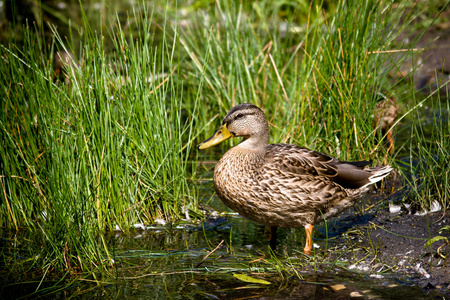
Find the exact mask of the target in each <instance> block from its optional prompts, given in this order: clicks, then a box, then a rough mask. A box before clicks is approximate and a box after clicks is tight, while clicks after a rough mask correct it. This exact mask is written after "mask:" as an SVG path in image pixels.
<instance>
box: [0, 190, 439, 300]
mask: <svg viewBox="0 0 450 300" xmlns="http://www.w3.org/2000/svg"><path fill="white" fill-rule="evenodd" d="M369 204H371V203H370V202H367V203H363V207H365V205H369ZM209 205H210V206H211V207H215V208H217V209H218V210H219V211H222V210H220V209H223V210H224V211H225V212H224V213H221V214H219V215H218V216H217V217H215V218H211V219H209V220H207V221H205V222H203V223H201V224H192V223H190V224H179V225H171V226H148V227H147V229H146V230H136V231H135V232H134V233H133V234H122V233H120V232H111V233H110V234H108V235H106V240H107V241H108V244H109V247H110V249H111V251H112V253H113V259H114V261H115V269H113V270H112V273H114V274H115V278H114V279H112V280H111V279H108V280H107V281H102V279H101V277H100V278H98V277H97V281H95V280H94V278H89V280H88V279H84V280H81V281H77V282H76V284H74V285H71V286H65V287H64V286H62V285H61V284H57V283H56V282H55V281H48V282H44V284H43V285H42V286H41V290H42V287H48V288H49V290H48V294H46V293H45V289H44V290H42V291H44V292H41V293H38V295H40V296H42V297H43V298H52V299H55V298H56V299H57V298H66V297H69V296H70V297H76V298H98V297H102V298H105V297H106V298H127V299H148V298H152V299H166V298H174V299H181V298H183V299H184V298H192V299H205V298H206V299H236V298H247V297H251V298H259V297H262V298H263V297H270V298H271V299H330V298H332V299H347V298H349V297H362V298H363V299H398V298H399V297H400V295H401V297H408V296H409V297H413V298H414V299H430V298H433V297H435V296H441V297H442V295H441V294H439V293H438V291H437V290H430V291H427V290H425V289H422V288H420V287H417V286H414V283H415V279H414V278H398V276H394V275H393V274H389V273H384V274H382V275H378V276H376V277H373V276H372V277H369V275H367V274H363V273H357V272H353V271H350V270H348V266H349V262H346V261H345V260H334V261H333V260H329V259H328V260H327V255H326V254H325V255H324V253H327V251H326V249H329V251H333V249H336V247H342V245H340V242H337V241H336V238H335V237H339V236H341V235H342V232H344V231H346V230H349V229H351V228H352V227H354V226H357V225H358V224H366V223H367V222H368V221H370V220H371V218H373V215H372V214H371V213H370V210H369V211H368V213H365V214H362V215H361V216H360V217H354V214H355V211H352V210H350V211H348V212H347V213H346V214H345V215H342V216H341V217H340V218H336V219H334V220H332V221H331V222H328V224H327V227H325V225H324V224H321V225H318V226H316V228H315V233H314V243H315V244H316V247H318V248H316V249H317V255H316V256H315V257H314V258H311V257H307V256H305V255H304V254H303V253H302V251H301V249H303V246H304V239H305V234H304V231H303V229H280V230H279V244H278V248H277V253H276V255H273V256H271V255H270V250H269V249H268V238H269V230H268V228H266V227H265V226H262V225H257V224H254V223H253V222H250V221H248V220H246V219H244V218H242V217H240V216H238V215H236V214H234V213H229V212H226V211H229V210H228V209H227V208H226V207H225V206H223V204H222V203H221V202H220V201H218V200H217V199H216V198H215V197H214V198H213V200H212V201H211V203H209ZM327 236H328V238H327ZM221 241H223V243H222V245H221V247H219V248H218V249H217V250H216V251H214V252H213V253H211V254H210V255H209V256H208V257H207V258H206V259H204V258H205V256H206V255H207V254H208V253H210V252H211V251H212V250H213V249H214V248H216V246H217V245H219V244H220V243H221ZM329 251H328V252H329ZM235 274H246V275H248V276H251V277H252V278H255V279H264V280H266V281H268V282H270V284H269V285H264V284H257V283H249V282H244V281H242V280H239V279H237V278H236V277H235V276H234V275H235ZM38 284H39V282H36V281H35V282H28V283H23V282H22V283H20V284H17V285H10V286H8V287H6V288H5V287H4V288H3V291H2V292H3V295H2V298H3V299H17V298H18V296H27V295H30V293H32V292H33V291H34V290H35V289H36V287H37V286H38ZM52 285H55V286H56V287H57V286H59V287H60V288H61V290H60V291H57V292H56V291H55V289H54V288H51V286H52Z"/></svg>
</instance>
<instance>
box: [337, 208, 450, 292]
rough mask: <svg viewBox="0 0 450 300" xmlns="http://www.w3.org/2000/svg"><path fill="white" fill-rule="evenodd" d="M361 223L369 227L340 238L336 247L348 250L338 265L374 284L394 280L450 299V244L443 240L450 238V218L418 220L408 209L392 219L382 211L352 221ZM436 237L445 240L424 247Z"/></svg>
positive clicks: (442, 215) (440, 215)
mask: <svg viewBox="0 0 450 300" xmlns="http://www.w3.org/2000/svg"><path fill="white" fill-rule="evenodd" d="M361 218H364V219H365V220H367V222H365V224H362V225H357V226H355V227H353V228H351V229H350V230H348V231H347V232H346V233H344V234H343V235H340V236H339V237H338V238H337V240H336V243H335V247H336V248H342V247H344V248H347V250H348V251H346V252H345V254H344V255H342V256H341V258H340V259H339V260H341V261H347V262H348V263H349V264H350V267H348V269H349V270H352V271H356V272H361V273H363V274H366V275H367V276H369V277H371V278H374V279H382V278H396V279H397V280H399V281H404V282H405V283H406V282H408V283H409V284H412V285H416V286H418V287H420V288H422V289H425V290H433V291H437V292H440V293H443V294H444V295H447V296H450V269H449V268H450V266H449V262H448V260H449V257H450V254H449V253H450V245H449V244H448V242H447V240H446V239H445V238H449V239H450V237H449V231H448V230H442V228H444V227H445V226H448V225H450V214H449V213H443V212H435V213H430V214H427V215H423V216H420V215H415V214H410V213H408V212H407V210H406V209H403V210H402V211H401V212H399V213H394V214H393V213H390V212H389V210H388V209H382V210H378V211H376V212H373V213H369V214H368V215H366V216H363V217H354V220H355V222H359V221H358V219H361ZM346 219H347V220H351V219H352V218H350V219H349V218H348V217H347V218H346ZM440 231H441V232H440ZM436 236H443V237H445V238H443V239H441V240H439V241H436V242H434V243H432V245H431V246H425V244H426V243H427V242H428V241H429V240H431V239H432V238H433V237H436ZM331 252H332V251H331ZM332 256H333V255H332Z"/></svg>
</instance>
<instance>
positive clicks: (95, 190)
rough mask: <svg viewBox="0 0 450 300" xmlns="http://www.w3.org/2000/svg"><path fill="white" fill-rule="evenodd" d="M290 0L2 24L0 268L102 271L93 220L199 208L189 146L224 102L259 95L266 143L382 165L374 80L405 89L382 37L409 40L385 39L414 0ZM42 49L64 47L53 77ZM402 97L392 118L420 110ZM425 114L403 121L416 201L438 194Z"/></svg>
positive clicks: (137, 218)
mask: <svg viewBox="0 0 450 300" xmlns="http://www.w3.org/2000/svg"><path fill="white" fill-rule="evenodd" d="M304 4H305V3H303V2H299V6H298V7H295V6H287V5H283V4H282V3H281V2H269V1H267V2H266V1H262V2H258V3H256V2H255V3H252V4H239V3H237V2H235V1H230V2H211V3H210V2H206V1H205V2H196V5H198V7H200V8H201V10H193V9H192V8H191V7H189V6H186V7H183V6H182V5H180V8H177V7H176V5H174V4H173V3H168V4H167V5H164V6H155V8H153V9H149V8H148V7H142V6H139V7H136V8H135V11H134V12H129V13H128V17H127V20H128V21H126V22H125V21H123V19H122V18H119V17H116V16H115V15H114V13H113V12H112V11H109V10H106V11H107V12H108V13H107V17H105V18H101V19H98V20H96V21H94V19H93V16H94V15H96V14H95V13H93V11H92V10H87V11H86V12H84V11H83V10H81V11H80V17H79V19H78V20H77V23H76V24H75V25H74V26H73V28H78V29H79V31H76V30H74V31H73V32H69V33H68V34H67V36H68V38H67V39H66V37H65V36H64V35H62V34H61V35H60V34H58V33H56V29H55V28H53V31H52V32H51V33H50V34H49V33H47V34H44V33H43V32H42V28H44V27H43V26H37V25H36V26H37V27H36V28H34V27H24V28H23V30H21V31H20V32H21V33H23V35H22V36H20V37H19V36H15V35H10V36H8V40H7V41H3V43H2V45H0V56H1V59H2V61H1V63H0V82H1V85H0V98H1V99H2V101H1V109H0V135H1V140H2V143H3V146H2V147H1V148H0V170H1V177H0V180H1V187H0V199H1V202H0V226H2V227H6V228H11V229H13V230H17V231H19V230H26V231H28V232H29V233H30V236H32V237H33V238H32V240H30V241H29V242H28V244H27V243H25V245H23V247H21V248H20V253H19V252H18V253H15V254H17V255H21V256H23V257H26V258H27V261H26V263H24V262H20V261H18V260H16V259H15V257H14V256H12V255H6V256H5V258H4V261H5V264H7V265H8V266H10V270H15V269H14V267H17V268H21V267H23V268H24V269H23V270H22V271H24V272H26V271H27V268H28V267H29V266H30V262H32V263H34V266H36V267H37V268H40V269H42V270H45V272H44V274H47V273H54V274H59V273H62V272H65V271H66V270H69V271H70V272H72V273H78V272H84V271H86V272H92V273H93V274H97V273H95V271H113V270H114V269H113V266H114V264H113V263H112V259H114V253H113V252H112V249H111V247H110V246H109V245H108V244H107V242H106V241H105V239H104V235H103V233H105V232H106V231H108V230H112V229H114V228H116V227H118V228H120V229H121V230H123V231H130V230H131V228H132V226H133V225H134V224H141V223H142V224H147V225H148V224H152V223H153V222H154V221H155V220H156V219H164V220H166V221H173V222H176V221H179V220H182V219H188V220H189V219H196V218H201V217H202V216H201V215H200V212H199V211H198V209H197V204H198V199H199V195H198V192H197V189H196V188H195V186H193V184H192V183H193V182H195V180H197V179H199V178H200V177H201V176H202V175H201V172H198V170H197V167H196V162H197V159H198V153H197V150H196V149H195V146H196V145H197V144H198V143H199V142H200V141H201V140H203V139H204V138H206V137H207V136H209V135H210V134H212V133H213V132H214V130H216V129H217V128H216V126H217V125H218V124H219V123H220V121H221V118H222V117H223V116H224V115H225V113H226V112H227V110H228V109H230V108H231V107H232V106H234V105H236V104H238V103H243V102H250V103H254V104H256V105H258V106H260V107H261V108H262V109H264V111H265V112H266V114H267V117H268V119H269V122H270V124H271V125H272V126H271V142H273V143H277V142H292V143H297V144H299V145H303V146H307V147H310V148H313V149H315V150H318V151H322V152H326V153H329V154H331V155H333V156H336V157H337V158H339V159H341V160H360V159H372V160H374V161H375V163H376V164H381V161H382V160H383V158H384V157H385V156H386V149H384V147H382V145H383V143H384V141H383V140H378V139H377V136H376V135H377V132H376V130H375V129H374V128H373V127H372V121H373V112H374V108H375V105H376V102H377V98H378V96H377V92H381V91H387V92H388V93H393V94H396V93H398V94H400V93H401V92H402V90H405V88H404V87H403V86H404V85H405V83H404V82H401V81H400V80H398V82H395V81H394V82H392V78H390V77H389V74H390V73H392V72H395V71H397V70H398V69H399V65H400V64H401V63H402V62H403V61H405V60H406V59H407V58H409V57H410V56H411V55H412V52H410V51H404V52H400V51H398V52H395V51H394V53H391V52H388V50H393V49H394V50H400V49H408V48H409V47H413V46H414V42H413V44H411V45H403V44H400V45H398V44H397V43H396V42H395V39H396V37H397V36H398V35H399V34H400V32H401V31H402V30H404V29H405V26H406V25H405V24H408V22H410V20H412V19H414V18H415V16H416V15H415V14H414V13H412V12H411V11H410V10H404V7H403V6H402V5H403V4H398V5H396V6H395V7H393V6H392V5H391V4H390V3H387V2H386V3H385V2H377V3H373V2H372V1H363V3H361V2H360V1H340V2H338V3H337V4H336V6H334V5H332V4H329V3H328V2H326V3H325V4H324V6H321V5H318V4H315V3H313V5H311V6H309V4H308V5H306V6H305V5H304ZM325 7H326V9H325ZM182 10H186V11H187V12H188V14H186V16H183V14H182V13H179V12H180V11H182ZM161 11H162V12H163V13H161ZM400 20H402V22H404V23H400ZM394 28H395V29H398V30H399V31H397V30H394ZM49 36H51V37H50V38H49ZM57 51H59V52H62V51H65V52H67V53H68V52H71V53H73V54H74V58H73V60H74V61H72V62H70V63H68V64H66V65H65V66H64V70H63V75H62V76H59V77H58V76H56V74H55V73H54V69H53V60H54V58H55V55H57V54H56V52H57ZM393 58H395V59H393ZM411 93H412V94H414V91H413V90H411ZM400 100H401V101H402V99H400ZM405 101H406V100H405ZM439 103H441V102H439ZM400 104H401V105H404V106H407V105H410V104H405V103H400ZM416 104H417V103H412V104H411V105H412V106H411V107H412V108H413V109H411V110H409V111H408V113H407V114H406V116H407V117H409V116H411V117H414V118H415V117H419V116H421V115H418V116H416V115H415V114H419V112H418V111H417V107H419V106H418V105H416ZM441 109H442V111H447V114H448V110H449V108H448V106H447V107H445V106H444V107H441ZM405 119H406V118H405ZM426 126H427V125H422V124H418V123H416V124H415V125H413V127H412V128H413V130H412V132H413V134H414V137H418V140H417V144H418V145H420V147H416V144H414V145H413V144H411V145H409V146H408V145H404V147H408V149H411V150H410V151H411V153H412V154H411V157H425V156H426V157H427V160H425V161H421V164H422V165H421V166H419V167H416V169H415V170H427V171H426V172H425V174H426V175H425V176H424V177H422V179H421V180H420V181H417V180H411V181H410V182H409V183H408V184H409V185H412V186H413V187H414V191H415V193H416V194H415V195H416V196H414V197H415V198H414V197H413V199H414V201H416V202H417V203H419V204H420V205H422V206H423V205H425V207H427V206H426V205H427V204H426V203H430V201H431V199H435V198H436V197H438V196H439V198H438V200H439V199H442V200H439V201H442V204H443V206H444V207H448V205H449V201H448V195H449V192H448V180H447V179H448V172H449V171H448V170H446V169H445V168H444V166H445V165H448V164H446V162H448V157H449V155H448V150H447V149H449V146H450V145H448V140H449V139H448V134H449V132H448V118H447V121H445V118H436V119H434V120H433V122H432V125H431V126H432V128H433V129H432V130H431V137H430V136H429V134H428V131H427V132H425V131H424V129H425V127H426ZM430 139H431V141H432V142H431V143H430V142H428V141H429V140H430ZM236 142H237V141H234V142H231V143H236ZM414 143H416V142H414ZM224 144H225V145H223V146H221V147H222V148H220V149H221V150H222V151H224V150H225V149H226V148H228V147H229V144H228V143H224ZM425 146H426V147H425ZM205 153H208V152H205ZM205 153H202V155H203V157H205V156H207V155H208V154H205ZM211 156H212V154H211ZM191 160H193V161H194V163H191ZM389 163H393V164H395V161H394V160H393V159H390V161H389ZM408 163H409V165H408V166H413V165H414V164H413V161H412V160H411V161H409V162H408ZM411 168H412V167H411ZM405 169H408V167H407V168H405ZM410 170H412V169H410ZM410 170H407V172H410ZM411 173H414V171H411ZM442 174H444V175H442ZM445 180H447V181H445ZM442 195H444V197H442ZM424 199H425V200H424ZM27 245H28V246H27ZM280 272H281V271H280ZM110 275H111V273H110Z"/></svg>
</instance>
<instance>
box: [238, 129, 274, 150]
mask: <svg viewBox="0 0 450 300" xmlns="http://www.w3.org/2000/svg"><path fill="white" fill-rule="evenodd" d="M267 145H269V132H268V131H266V132H262V133H260V134H258V135H256V134H255V135H252V136H251V137H249V138H246V139H243V140H242V142H240V143H239V147H240V148H242V149H246V150H252V151H257V152H258V151H265V150H266V147H267Z"/></svg>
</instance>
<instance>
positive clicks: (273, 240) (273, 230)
mask: <svg viewBox="0 0 450 300" xmlns="http://www.w3.org/2000/svg"><path fill="white" fill-rule="evenodd" d="M269 246H270V249H272V250H273V251H275V250H276V249H277V227H276V226H270V238H269Z"/></svg>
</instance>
